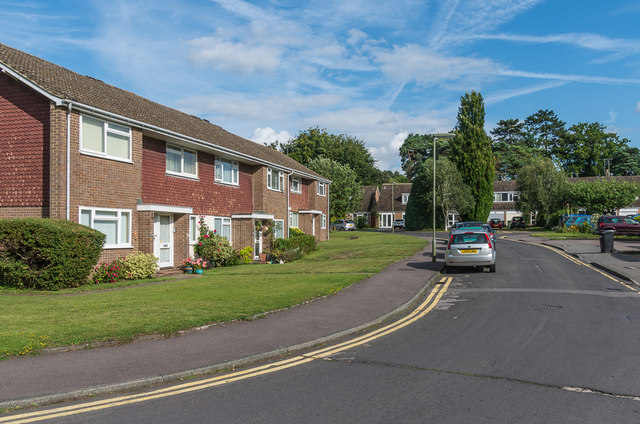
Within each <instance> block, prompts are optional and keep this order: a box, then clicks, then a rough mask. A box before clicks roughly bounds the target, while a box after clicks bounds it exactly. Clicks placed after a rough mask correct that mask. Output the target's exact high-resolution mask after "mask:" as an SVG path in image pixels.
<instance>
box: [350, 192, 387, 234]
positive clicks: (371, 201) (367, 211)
mask: <svg viewBox="0 0 640 424" xmlns="http://www.w3.org/2000/svg"><path fill="white" fill-rule="evenodd" d="M361 191H362V200H361V201H360V206H359V207H358V210H357V211H356V212H354V213H353V219H356V218H358V217H365V218H366V219H367V225H368V226H369V227H373V228H375V227H377V226H378V217H377V215H378V214H377V211H378V201H379V200H380V189H378V186H377V185H372V186H363V187H362V189H361Z"/></svg>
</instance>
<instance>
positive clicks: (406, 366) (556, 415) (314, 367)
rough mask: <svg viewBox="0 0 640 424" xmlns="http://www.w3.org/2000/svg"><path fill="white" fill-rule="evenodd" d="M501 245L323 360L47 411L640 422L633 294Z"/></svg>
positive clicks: (81, 419)
mask: <svg viewBox="0 0 640 424" xmlns="http://www.w3.org/2000/svg"><path fill="white" fill-rule="evenodd" d="M498 254H499V259H498V266H497V272H496V273H495V274H493V273H488V272H473V271H468V270H460V271H457V272H454V273H453V274H451V275H448V277H452V278H451V281H450V283H449V284H448V285H446V287H444V286H443V285H439V286H438V287H436V289H435V290H440V293H441V294H442V298H441V299H440V300H439V302H437V304H436V303H435V302H433V303H432V305H433V306H434V308H433V309H432V310H431V311H430V312H428V313H426V315H425V316H424V317H422V318H420V319H418V320H416V321H415V322H413V323H411V324H409V325H407V326H405V327H402V328H398V329H395V331H392V332H390V333H389V334H387V335H385V336H383V337H380V338H377V339H374V340H371V341H367V342H364V343H362V344H359V345H356V346H353V347H350V348H348V349H346V350H343V351H338V352H336V353H334V354H332V355H330V356H329V357H327V358H324V359H314V360H309V361H308V362H306V363H301V364H300V365H297V366H294V367H290V368H284V369H282V370H281V371H277V372H273V373H270V374H265V375H260V376H256V377H253V378H249V379H244V380H240V381H235V382H229V383H225V382H224V381H223V382H220V384H219V385H216V386H214V387H210V388H202V389H200V390H197V391H195V392H190V393H186V394H176V395H172V396H167V397H162V398H157V399H151V400H148V401H144V402H140V403H135V404H131V405H122V406H117V407H107V408H106V409H101V410H96V411H91V412H87V413H83V414H79V415H69V416H63V417H60V418H57V419H51V420H48V421H47V422H50V423H88V422H90V423H177V422H179V423H204V422H207V423H274V422H277V423H329V422H330V423H425V422H429V423H485V422H486V423H489V422H490V423H604V422H606V423H637V422H640V378H639V377H640V360H639V354H640V337H639V336H640V295H639V294H638V293H636V292H632V291H631V290H628V289H627V288H626V287H624V286H623V285H621V284H619V283H617V282H616V281H614V280H612V279H610V278H606V277H605V276H603V275H602V274H601V273H599V272H597V271H595V270H593V269H590V268H589V267H587V266H584V265H580V264H576V263H574V262H572V261H571V260H569V259H567V258H564V257H562V256H560V255H558V254H557V253H554V252H551V251H549V250H547V249H544V248H541V247H538V246H532V245H527V244H521V243H515V242H509V241H503V240H501V241H500V242H499V244H498ZM445 289H446V292H444V290H445ZM193 383H195V381H194V382H193ZM96 400H97V399H92V401H96ZM107 405H109V404H107ZM7 418H9V417H5V419H7Z"/></svg>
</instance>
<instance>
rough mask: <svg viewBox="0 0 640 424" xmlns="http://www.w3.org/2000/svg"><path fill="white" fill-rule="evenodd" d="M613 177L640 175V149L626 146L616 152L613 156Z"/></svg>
mask: <svg viewBox="0 0 640 424" xmlns="http://www.w3.org/2000/svg"><path fill="white" fill-rule="evenodd" d="M623 142H625V144H626V143H628V140H624V139H623ZM611 175H623V176H630V175H640V149H638V148H637V147H630V146H627V145H625V146H622V147H621V148H620V149H618V150H616V151H615V152H614V153H613V155H611Z"/></svg>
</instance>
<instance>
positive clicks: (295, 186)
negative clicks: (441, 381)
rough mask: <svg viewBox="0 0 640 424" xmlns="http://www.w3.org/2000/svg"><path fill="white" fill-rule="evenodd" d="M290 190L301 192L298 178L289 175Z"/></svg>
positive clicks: (300, 183)
mask: <svg viewBox="0 0 640 424" xmlns="http://www.w3.org/2000/svg"><path fill="white" fill-rule="evenodd" d="M291 192H292V193H302V182H301V181H300V178H297V177H291Z"/></svg>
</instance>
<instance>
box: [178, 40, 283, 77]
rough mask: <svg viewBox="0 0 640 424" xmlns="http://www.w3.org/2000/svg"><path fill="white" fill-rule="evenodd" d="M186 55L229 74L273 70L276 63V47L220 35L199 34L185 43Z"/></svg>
mask: <svg viewBox="0 0 640 424" xmlns="http://www.w3.org/2000/svg"><path fill="white" fill-rule="evenodd" d="M189 45H190V46H191V48H192V51H191V53H190V54H189V57H190V59H191V61H192V62H193V63H195V64H197V65H208V66H211V67H213V68H216V69H220V70H222V71H225V72H230V73H241V74H250V73H255V72H273V71H275V70H276V69H278V67H279V65H280V57H281V55H282V52H281V50H280V49H278V48H276V47H273V46H268V45H261V44H255V45H250V44H246V43H244V42H232V41H228V40H225V39H224V38H222V37H220V36H211V37H202V38H198V39H195V40H192V41H190V42H189Z"/></svg>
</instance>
